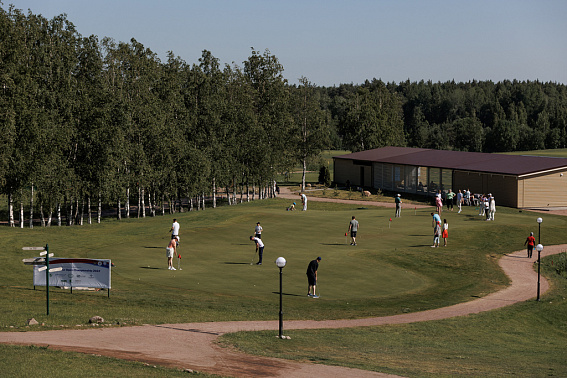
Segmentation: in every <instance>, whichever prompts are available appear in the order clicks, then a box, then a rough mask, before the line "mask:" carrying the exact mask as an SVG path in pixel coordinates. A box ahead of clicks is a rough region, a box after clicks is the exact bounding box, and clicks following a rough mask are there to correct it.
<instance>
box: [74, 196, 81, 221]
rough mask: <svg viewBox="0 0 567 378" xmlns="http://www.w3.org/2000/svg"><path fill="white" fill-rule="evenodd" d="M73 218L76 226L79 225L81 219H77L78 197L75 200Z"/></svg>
mask: <svg viewBox="0 0 567 378" xmlns="http://www.w3.org/2000/svg"><path fill="white" fill-rule="evenodd" d="M73 218H74V219H75V224H76V225H81V219H79V197H78V196H77V198H76V199H75V214H74V216H73Z"/></svg>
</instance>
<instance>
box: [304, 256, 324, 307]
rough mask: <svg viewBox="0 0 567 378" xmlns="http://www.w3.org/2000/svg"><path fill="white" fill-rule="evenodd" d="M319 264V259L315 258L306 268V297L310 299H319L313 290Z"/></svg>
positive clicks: (315, 284)
mask: <svg viewBox="0 0 567 378" xmlns="http://www.w3.org/2000/svg"><path fill="white" fill-rule="evenodd" d="M320 262H321V257H317V258H316V259H315V260H313V261H311V262H310V263H309V265H308V266H307V283H308V284H309V286H308V288H307V296H308V297H311V298H319V296H318V295H317V294H315V289H316V286H317V269H319V263H320Z"/></svg>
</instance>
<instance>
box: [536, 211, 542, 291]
mask: <svg viewBox="0 0 567 378" xmlns="http://www.w3.org/2000/svg"><path fill="white" fill-rule="evenodd" d="M541 222H543V219H541V218H537V245H536V250H537V300H538V301H539V273H540V266H541V261H540V258H541V251H543V245H542V244H541Z"/></svg>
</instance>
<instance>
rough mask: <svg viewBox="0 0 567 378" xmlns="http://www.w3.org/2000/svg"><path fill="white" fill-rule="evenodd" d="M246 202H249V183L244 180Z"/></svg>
mask: <svg viewBox="0 0 567 378" xmlns="http://www.w3.org/2000/svg"><path fill="white" fill-rule="evenodd" d="M246 202H250V183H249V182H248V180H246Z"/></svg>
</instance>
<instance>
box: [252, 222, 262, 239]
mask: <svg viewBox="0 0 567 378" xmlns="http://www.w3.org/2000/svg"><path fill="white" fill-rule="evenodd" d="M262 230H263V228H262V226H260V222H258V223H256V228H255V229H254V236H255V237H257V238H258V239H262Z"/></svg>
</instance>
